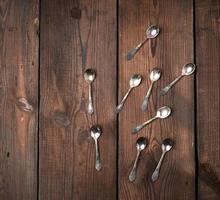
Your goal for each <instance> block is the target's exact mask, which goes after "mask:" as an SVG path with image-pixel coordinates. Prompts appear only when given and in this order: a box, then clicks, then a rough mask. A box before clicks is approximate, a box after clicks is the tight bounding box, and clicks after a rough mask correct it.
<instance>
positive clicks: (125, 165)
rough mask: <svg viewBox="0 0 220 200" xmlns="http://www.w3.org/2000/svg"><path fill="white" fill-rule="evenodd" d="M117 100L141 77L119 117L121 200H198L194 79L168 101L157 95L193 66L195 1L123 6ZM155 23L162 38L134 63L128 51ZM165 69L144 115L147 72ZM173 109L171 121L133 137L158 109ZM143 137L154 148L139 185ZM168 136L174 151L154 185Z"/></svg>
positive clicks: (123, 0) (126, 0) (126, 2)
mask: <svg viewBox="0 0 220 200" xmlns="http://www.w3.org/2000/svg"><path fill="white" fill-rule="evenodd" d="M119 6H120V7H119V86H120V87H119V98H120V97H121V96H122V95H123V94H124V93H125V92H126V90H127V89H128V86H129V85H128V82H129V79H130V77H131V75H132V74H134V73H140V74H141V75H142V76H143V82H142V84H141V86H140V87H138V88H137V89H134V91H133V92H132V93H131V95H130V96H129V98H128V101H127V102H126V105H125V107H124V110H123V111H122V113H121V114H120V118H119V136H120V141H119V147H120V152H119V160H120V162H119V173H120V176H119V179H120V180H119V181H120V182H119V183H120V190H119V193H120V199H131V200H133V199H155V200H156V199H167V200H171V199H173V200H177V199H188V200H191V199H194V197H195V182H194V179H195V177H194V176H195V172H194V171H195V161H194V84H193V82H194V80H193V76H191V77H187V78H183V79H182V80H181V81H180V82H179V83H178V84H177V85H176V86H175V87H174V88H173V89H172V91H171V92H170V93H169V94H167V95H166V96H165V97H160V98H158V93H159V90H160V89H162V87H164V86H165V85H166V84H168V83H169V82H170V81H172V80H173V79H174V78H176V77H177V76H178V75H180V74H181V69H182V66H183V65H184V64H186V63H189V62H193V29H192V27H193V4H192V1H190V0H187V1H176V0H168V1H141V2H140V1H133V0H120V4H119ZM151 24H157V25H159V26H160V27H161V33H160V35H159V36H158V38H157V39H155V40H152V41H148V42H147V43H146V44H145V45H144V46H143V48H142V49H141V50H140V51H139V52H138V54H137V55H136V56H135V58H134V59H133V60H131V61H126V60H125V55H126V52H128V51H129V50H130V49H131V48H132V47H134V45H137V44H138V42H140V41H141V40H142V39H143V38H144V34H145V29H146V28H147V27H148V26H149V25H151ZM154 67H159V68H161V69H162V77H161V79H160V80H159V81H158V82H157V83H155V85H154V86H155V87H154V89H153V96H152V97H151V98H150V103H149V107H148V110H147V112H146V113H142V112H141V110H140V106H141V103H142V101H143V97H144V94H146V91H147V89H148V87H149V84H150V81H149V77H148V76H149V72H150V71H151V70H152V69H153V68H154ZM164 105H169V106H170V107H171V108H172V110H173V113H172V115H171V117H169V118H168V119H164V120H157V121H155V122H153V123H152V124H151V125H149V126H147V127H146V128H144V129H143V130H142V131H140V133H139V135H132V134H131V129H132V128H133V127H135V126H136V125H138V124H140V123H141V122H144V121H146V120H147V119H149V118H150V117H153V116H154V115H155V113H156V109H157V108H159V107H161V106H164ZM139 136H145V137H146V138H148V139H149V142H150V145H149V146H148V148H147V149H146V151H145V152H144V153H143V154H142V156H141V159H140V162H139V168H138V174H137V180H136V181H135V183H130V182H129V180H128V173H129V169H130V168H131V167H132V164H133V160H134V158H135V155H136V147H135V142H136V140H137V138H138V137H139ZM167 137H170V138H172V139H174V141H175V148H174V149H173V150H172V151H171V152H169V153H168V154H167V156H166V157H165V161H164V163H163V165H162V169H161V173H160V178H159V180H158V181H157V182H155V183H152V181H151V175H152V172H153V170H154V168H155V167H156V163H157V162H158V161H159V158H160V155H161V142H162V140H163V139H164V138H167Z"/></svg>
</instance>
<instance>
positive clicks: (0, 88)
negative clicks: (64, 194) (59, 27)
mask: <svg viewBox="0 0 220 200" xmlns="http://www.w3.org/2000/svg"><path fill="white" fill-rule="evenodd" d="M38 8H39V6H38V0H30V1H24V0H16V1H15V0H6V1H0V152H1V153H0V199H2V200H3V199H4V200H14V199H16V200H24V199H33V200H34V199H37V142H38V141H37V138H38V135H37V125H38V117H37V116H38V34H37V31H38V12H39V10H38Z"/></svg>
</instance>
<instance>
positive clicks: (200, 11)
mask: <svg viewBox="0 0 220 200" xmlns="http://www.w3.org/2000/svg"><path fill="white" fill-rule="evenodd" d="M195 14H196V36H197V37H196V62H197V65H198V70H197V122H198V155H199V187H198V199H201V200H203V199H204V200H217V199H219V198H220V151H219V149H220V126H219V123H220V121H219V114H220V107H219V95H220V91H219V88H220V57H219V55H220V54H219V53H220V1H218V0H216V1H208V0H201V1H198V0H197V1H196V3H195Z"/></svg>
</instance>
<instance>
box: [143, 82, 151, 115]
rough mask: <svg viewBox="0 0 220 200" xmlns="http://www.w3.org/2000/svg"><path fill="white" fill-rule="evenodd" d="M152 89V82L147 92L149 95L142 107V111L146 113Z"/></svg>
mask: <svg viewBox="0 0 220 200" xmlns="http://www.w3.org/2000/svg"><path fill="white" fill-rule="evenodd" d="M152 88H153V82H151V84H150V87H149V89H148V91H147V94H146V96H145V97H144V101H143V103H142V106H141V110H142V111H146V110H147V105H148V99H149V96H150V94H151V91H152Z"/></svg>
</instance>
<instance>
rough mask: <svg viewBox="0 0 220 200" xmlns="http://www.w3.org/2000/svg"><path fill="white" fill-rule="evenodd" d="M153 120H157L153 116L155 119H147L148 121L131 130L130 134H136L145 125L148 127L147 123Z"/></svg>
mask: <svg viewBox="0 0 220 200" xmlns="http://www.w3.org/2000/svg"><path fill="white" fill-rule="evenodd" d="M155 119H157V116H155V117H153V118H151V119H149V120H148V121H146V122H144V123H142V124H140V125H138V126H136V127H135V128H133V129H132V133H137V132H138V131H140V130H141V129H142V128H144V127H145V126H146V125H148V124H149V123H151V122H152V121H154V120H155Z"/></svg>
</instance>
